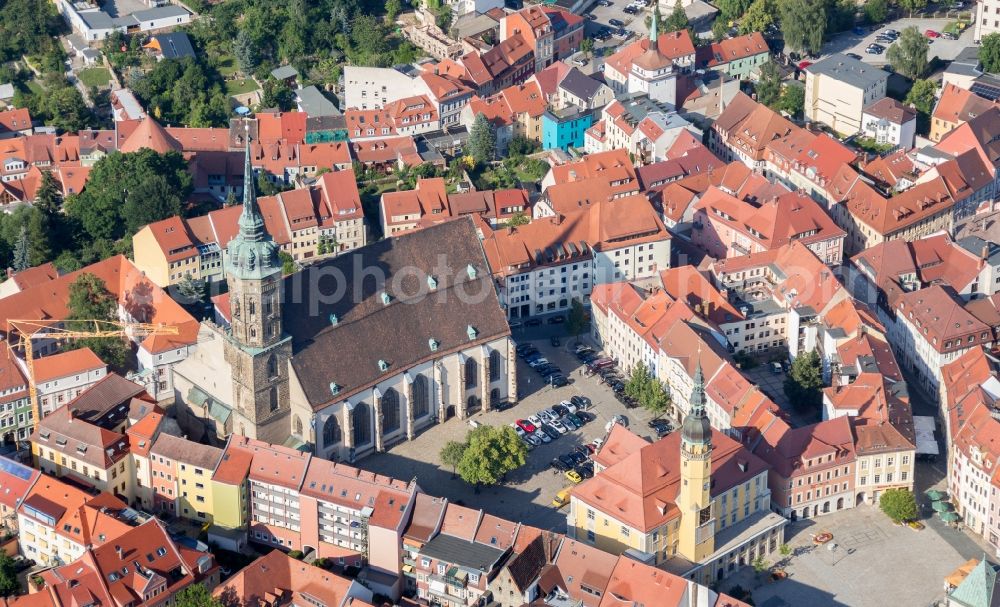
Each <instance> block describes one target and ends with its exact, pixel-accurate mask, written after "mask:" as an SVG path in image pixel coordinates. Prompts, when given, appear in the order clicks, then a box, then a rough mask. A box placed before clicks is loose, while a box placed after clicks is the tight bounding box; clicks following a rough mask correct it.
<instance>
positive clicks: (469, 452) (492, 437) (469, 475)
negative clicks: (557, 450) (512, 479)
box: [458, 426, 528, 487]
mask: <svg viewBox="0 0 1000 607" xmlns="http://www.w3.org/2000/svg"><path fill="white" fill-rule="evenodd" d="M466 443H467V444H468V447H467V448H466V449H465V452H464V453H463V454H462V461H460V462H459V464H458V474H459V476H461V477H462V480H464V481H465V482H467V483H469V484H471V485H476V486H477V487H478V486H479V485H496V484H498V483H500V482H502V481H503V478H504V476H505V475H506V474H507V473H508V472H511V471H513V470H516V469H518V468H520V467H521V466H523V465H524V462H525V461H526V459H527V454H528V448H527V447H526V446H525V444H524V441H522V440H521V439H520V438H518V436H517V433H516V432H515V431H514V428H511V427H510V426H499V427H498V426H479V427H478V428H475V429H474V430H471V431H470V432H469V434H468V436H467V438H466Z"/></svg>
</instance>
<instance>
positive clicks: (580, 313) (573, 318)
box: [566, 297, 587, 337]
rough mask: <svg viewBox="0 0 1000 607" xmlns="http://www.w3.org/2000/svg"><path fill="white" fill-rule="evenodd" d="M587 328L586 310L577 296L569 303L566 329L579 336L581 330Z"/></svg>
mask: <svg viewBox="0 0 1000 607" xmlns="http://www.w3.org/2000/svg"><path fill="white" fill-rule="evenodd" d="M586 328H587V312H586V311H585V310H584V309H583V302H581V301H580V300H579V299H577V298H575V297H574V298H573V301H571V302H570V304H569V316H568V318H567V320H566V329H567V330H568V331H569V334H570V335H572V336H573V337H579V336H580V334H581V333H583V330H584V329H586Z"/></svg>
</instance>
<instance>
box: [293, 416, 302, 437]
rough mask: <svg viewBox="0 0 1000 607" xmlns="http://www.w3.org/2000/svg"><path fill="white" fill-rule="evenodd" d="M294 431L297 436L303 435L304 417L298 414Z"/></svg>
mask: <svg viewBox="0 0 1000 607" xmlns="http://www.w3.org/2000/svg"><path fill="white" fill-rule="evenodd" d="M294 432H295V435H296V436H302V419H301V418H300V417H299V416H298V415H296V416H295V424H294Z"/></svg>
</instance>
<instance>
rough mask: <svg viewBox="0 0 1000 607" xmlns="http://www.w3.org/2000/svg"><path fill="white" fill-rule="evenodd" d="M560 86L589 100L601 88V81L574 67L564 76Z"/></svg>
mask: <svg viewBox="0 0 1000 607" xmlns="http://www.w3.org/2000/svg"><path fill="white" fill-rule="evenodd" d="M559 88H563V89H566V91H567V92H569V93H570V94H572V95H574V96H576V97H579V98H580V99H584V100H587V99H592V98H593V97H594V95H596V94H597V91H599V90H601V83H600V82H598V81H597V80H594V79H593V78H591V77H590V76H588V75H586V74H584V73H583V72H581V71H580V70H578V69H576V68H575V67H574V68H573V69H571V70H570V71H569V72H568V73H567V74H566V76H565V77H563V79H562V81H561V82H560V83H559Z"/></svg>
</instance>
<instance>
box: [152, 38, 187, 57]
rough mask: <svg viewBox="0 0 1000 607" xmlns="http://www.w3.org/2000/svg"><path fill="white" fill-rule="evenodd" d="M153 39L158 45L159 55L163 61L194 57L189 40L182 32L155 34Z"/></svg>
mask: <svg viewBox="0 0 1000 607" xmlns="http://www.w3.org/2000/svg"><path fill="white" fill-rule="evenodd" d="M153 39H154V40H156V42H157V44H159V45H160V54H161V55H163V58H164V59H182V58H184V57H194V56H195V55H194V47H192V46H191V39H190V38H188V36H187V34H185V33H184V32H171V33H169V34H155V35H154V36H153Z"/></svg>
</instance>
